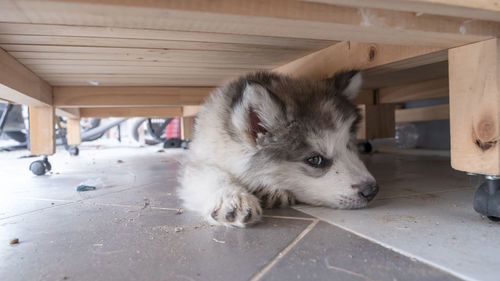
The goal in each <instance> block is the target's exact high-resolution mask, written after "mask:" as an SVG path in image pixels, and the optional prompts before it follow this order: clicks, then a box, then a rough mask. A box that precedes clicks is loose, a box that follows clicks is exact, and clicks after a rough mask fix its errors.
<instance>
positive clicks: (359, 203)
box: [296, 197, 368, 210]
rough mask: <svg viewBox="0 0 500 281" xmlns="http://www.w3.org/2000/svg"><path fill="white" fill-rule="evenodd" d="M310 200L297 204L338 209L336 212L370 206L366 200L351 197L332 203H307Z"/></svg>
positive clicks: (299, 201)
mask: <svg viewBox="0 0 500 281" xmlns="http://www.w3.org/2000/svg"><path fill="white" fill-rule="evenodd" d="M307 201H308V200H296V203H297V204H307V205H312V206H320V207H327V208H330V209H336V210H356V209H363V208H365V207H366V206H368V200H366V199H365V198H349V197H342V198H341V199H340V200H336V201H330V202H327V201H326V202H325V201H323V202H319V201H313V202H307Z"/></svg>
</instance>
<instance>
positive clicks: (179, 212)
mask: <svg viewBox="0 0 500 281" xmlns="http://www.w3.org/2000/svg"><path fill="white" fill-rule="evenodd" d="M182 213H184V210H182V208H179V209H177V212H175V214H176V215H180V214H182Z"/></svg>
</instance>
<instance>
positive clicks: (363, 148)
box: [358, 141, 372, 154]
mask: <svg viewBox="0 0 500 281" xmlns="http://www.w3.org/2000/svg"><path fill="white" fill-rule="evenodd" d="M358 152H359V153H361V154H368V153H370V152H372V145H371V144H370V143H369V142H367V141H365V142H360V143H358Z"/></svg>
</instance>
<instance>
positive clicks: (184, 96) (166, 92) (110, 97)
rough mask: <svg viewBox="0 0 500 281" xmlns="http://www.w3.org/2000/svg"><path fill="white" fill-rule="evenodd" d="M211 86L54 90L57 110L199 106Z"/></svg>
mask: <svg viewBox="0 0 500 281" xmlns="http://www.w3.org/2000/svg"><path fill="white" fill-rule="evenodd" d="M212 90H213V88H210V87H92V86H88V87H54V105H55V106H58V107H80V108H82V107H161V106H176V105H180V106H182V105H199V104H201V103H203V101H204V100H205V98H206V97H208V95H209V94H210V92H211V91H212Z"/></svg>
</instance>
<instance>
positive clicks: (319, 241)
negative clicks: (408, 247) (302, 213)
mask: <svg viewBox="0 0 500 281" xmlns="http://www.w3.org/2000/svg"><path fill="white" fill-rule="evenodd" d="M261 280H345V281H348V280H353V281H358V280H366V281H373V280H397V281H404V280H409V281H413V280H421V281H424V280H441V281H448V280H461V279H458V278H456V277H454V276H452V275H450V274H447V273H445V272H443V271H440V270H438V269H436V268H433V267H431V266H428V265H426V264H424V263H421V262H418V261H415V260H412V259H410V258H408V257H405V256H403V255H401V254H398V253H396V252H393V251H391V250H389V249H387V248H384V247H382V246H380V245H377V244H375V243H373V242H370V241H368V240H366V239H363V238H360V237H358V236H356V235H353V234H352V233H350V232H347V231H345V230H342V229H340V228H338V227H335V226H332V225H330V224H328V223H324V222H320V223H319V224H318V225H316V227H315V228H314V229H312V230H311V231H310V232H309V233H308V234H307V235H306V236H305V237H304V238H303V239H302V240H301V241H299V242H298V243H297V245H296V246H295V247H294V248H293V249H292V250H291V251H290V252H288V253H287V254H286V255H285V256H284V257H283V258H282V259H281V260H280V261H279V262H278V263H277V264H276V265H275V266H274V267H273V268H271V270H270V271H268V272H267V273H266V274H265V275H264V276H263V278H262V279H261Z"/></svg>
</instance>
